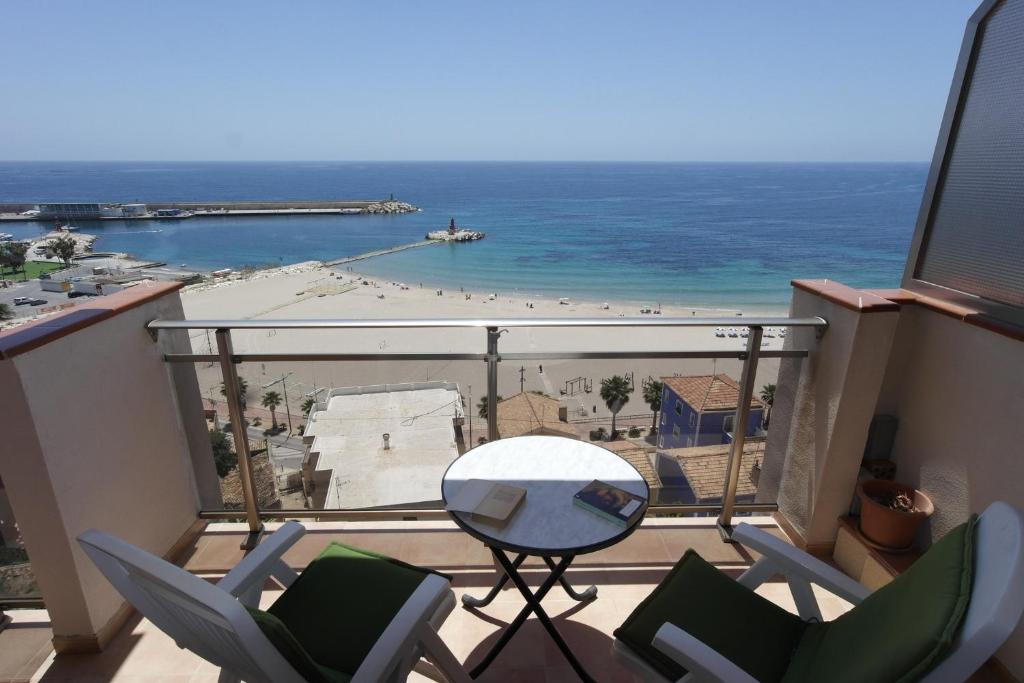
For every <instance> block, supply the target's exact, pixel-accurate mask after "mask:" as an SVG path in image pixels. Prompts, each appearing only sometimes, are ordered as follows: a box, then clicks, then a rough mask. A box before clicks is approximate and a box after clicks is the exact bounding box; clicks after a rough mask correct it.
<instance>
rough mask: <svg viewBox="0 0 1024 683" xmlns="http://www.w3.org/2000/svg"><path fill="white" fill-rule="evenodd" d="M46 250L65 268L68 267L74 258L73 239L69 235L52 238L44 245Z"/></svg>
mask: <svg viewBox="0 0 1024 683" xmlns="http://www.w3.org/2000/svg"><path fill="white" fill-rule="evenodd" d="M46 248H47V249H48V250H49V251H50V253H52V254H54V255H55V256H57V257H59V258H60V260H61V261H63V262H64V265H65V266H70V265H71V259H73V258H74V257H75V238H73V237H72V236H71V235H61V236H59V237H54V238H53V239H52V240H50V241H49V242H47V243H46Z"/></svg>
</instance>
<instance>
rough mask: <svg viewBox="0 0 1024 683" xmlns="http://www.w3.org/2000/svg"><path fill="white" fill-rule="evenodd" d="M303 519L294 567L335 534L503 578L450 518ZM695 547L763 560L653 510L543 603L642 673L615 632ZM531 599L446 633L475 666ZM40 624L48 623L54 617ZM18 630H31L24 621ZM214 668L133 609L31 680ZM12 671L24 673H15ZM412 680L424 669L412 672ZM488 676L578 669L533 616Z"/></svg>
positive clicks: (194, 562)
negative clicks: (107, 637)
mask: <svg viewBox="0 0 1024 683" xmlns="http://www.w3.org/2000/svg"><path fill="white" fill-rule="evenodd" d="M750 521H754V520H750ZM757 521H758V522H759V523H760V524H763V525H765V526H769V527H771V528H772V529H773V530H774V531H773V532H774V533H777V534H779V535H780V536H781V535H782V534H781V532H780V531H778V529H776V528H775V527H774V525H773V524H772V523H771V520H769V519H765V518H759V519H758V520H757ZM306 526H307V528H308V529H309V532H308V533H307V534H306V536H305V537H304V538H303V539H302V540H301V541H300V542H299V543H298V544H297V545H296V546H295V547H294V548H292V550H291V551H290V552H289V553H288V554H287V555H286V560H287V561H288V562H289V563H290V564H292V565H293V566H295V567H297V568H301V567H302V566H304V565H305V564H306V563H307V562H308V561H309V560H310V559H312V558H313V557H314V556H315V555H316V554H317V553H318V552H319V551H320V549H321V548H322V547H323V546H324V545H325V544H326V543H327V542H328V541H331V540H340V541H342V542H344V543H348V544H351V545H356V546H360V547H363V548H367V549H370V550H375V551H378V552H382V553H387V554H389V555H392V556H394V557H398V558H400V559H403V560H405V561H407V562H412V563H416V564H422V565H426V566H430V567H434V568H437V569H440V570H442V571H445V572H448V573H451V574H453V575H454V576H455V581H454V588H455V592H456V594H457V595H459V594H461V593H463V592H466V591H470V592H472V593H473V594H476V595H482V594H483V593H484V592H485V591H486V590H487V588H489V587H490V586H491V585H492V584H493V582H494V580H495V573H494V569H493V566H492V564H491V560H490V555H489V553H488V551H487V550H486V549H485V548H484V547H483V546H482V545H481V544H480V543H478V542H477V541H475V540H473V539H471V538H470V537H469V536H467V535H466V534H464V533H462V532H461V531H459V530H458V529H457V528H455V527H454V525H452V524H450V523H447V522H347V523H309V524H307V525H306ZM242 536H243V529H242V526H241V525H236V524H211V525H210V526H209V527H207V529H206V531H205V532H204V533H203V535H202V536H201V537H200V538H199V539H198V541H197V542H196V544H195V545H194V547H193V548H191V549H190V550H189V551H188V552H187V553H186V557H183V558H182V561H183V562H184V566H185V567H186V568H187V569H188V570H189V571H192V572H194V573H196V574H198V575H201V576H204V577H208V578H211V579H214V578H216V577H218V576H219V575H221V574H223V573H224V572H225V571H227V570H228V569H230V568H231V567H232V566H234V564H235V563H236V562H237V561H238V560H239V559H240V558H241V556H242V554H241V551H240V550H239V549H238V544H239V542H240V540H241V538H242ZM691 547H692V548H694V549H695V550H697V551H698V552H699V553H700V554H701V555H702V556H703V557H704V558H705V559H707V560H708V561H710V562H712V563H714V564H716V565H718V566H719V567H721V568H723V569H725V570H726V571H729V572H730V573H736V574H738V573H739V572H740V571H742V570H743V569H744V568H745V567H746V566H748V565H749V564H750V562H751V561H752V559H754V558H752V557H751V556H750V555H749V554H748V553H747V552H746V551H745V550H744V549H743V548H742V547H739V546H734V545H728V544H725V543H722V542H721V540H720V539H719V536H718V532H717V530H716V529H715V528H714V526H713V524H712V523H711V520H693V519H686V520H684V519H651V520H647V521H646V522H645V523H644V525H643V527H642V528H641V529H640V530H638V531H637V532H636V533H635V534H633V535H632V536H631V537H630V538H628V539H627V540H626V541H624V542H623V543H620V544H619V545H617V546H614V547H612V548H609V549H606V550H603V551H601V552H598V553H594V554H592V555H584V556H580V557H579V558H577V560H576V562H575V563H574V564H573V568H572V569H570V570H569V572H568V574H567V576H568V577H569V578H570V580H571V581H572V582H573V584H575V585H576V586H577V587H586V586H589V585H590V584H592V583H593V584H596V585H597V586H598V587H599V593H598V599H597V600H595V601H593V602H590V603H586V604H581V603H577V602H575V601H574V600H572V599H570V598H569V596H568V595H566V593H565V592H564V591H563V590H562V589H561V587H557V586H556V587H555V588H554V589H552V591H551V592H550V593H549V595H548V597H547V598H546V599H545V600H544V603H543V604H544V607H545V609H546V610H547V612H548V613H549V615H551V617H552V619H553V620H554V621H555V624H556V626H557V627H558V629H559V630H560V631H561V633H562V634H563V636H564V637H565V639H566V640H567V641H568V642H569V644H570V646H571V647H572V649H573V651H574V652H575V653H576V654H577V656H578V657H579V658H580V660H581V661H582V662H583V664H584V666H585V667H587V669H588V670H589V671H590V672H591V675H592V676H594V677H595V678H596V679H597V680H599V681H632V680H634V678H633V677H632V676H631V675H630V674H629V673H628V672H627V671H625V670H624V669H622V668H621V667H619V665H618V664H617V663H616V662H615V660H614V659H613V658H612V655H611V649H610V648H611V644H612V635H611V633H612V631H613V630H614V629H615V628H616V627H617V626H618V625H619V624H620V623H621V622H622V621H623V619H625V617H626V615H628V614H629V612H630V611H631V610H632V609H633V608H634V607H635V606H636V604H637V603H638V602H639V601H640V600H642V599H643V598H644V597H645V596H646V595H647V594H648V593H649V592H650V591H651V589H652V588H653V587H654V586H655V585H656V584H657V582H658V581H659V580H660V579H661V577H662V576H664V574H665V573H666V572H667V571H668V569H669V568H670V567H671V566H672V564H673V563H674V562H675V561H676V560H677V559H678V558H679V557H680V556H681V555H682V553H683V552H684V551H685V550H686V548H691ZM525 567H526V569H525V570H524V571H525V574H524V575H525V576H527V577H528V580H529V581H530V582H531V583H533V584H534V585H536V584H539V583H540V581H542V580H543V579H544V578H545V576H546V575H547V570H546V568H544V567H543V565H542V564H541V563H540V561H539V560H538V561H531V562H527V564H526V565H525ZM758 592H760V593H762V594H763V595H765V596H766V597H768V598H769V599H771V600H773V601H775V602H777V603H778V604H780V605H783V606H784V607H787V608H789V609H792V600H791V598H790V596H789V591H788V588H787V587H786V584H785V583H781V582H780V583H769V584H766V585H765V586H763V587H762V588H761V589H760V590H759V591H758ZM276 597H277V592H276V591H267V592H265V593H264V601H265V603H266V604H269V603H271V602H273V600H274V599H276ZM820 600H821V605H822V610H823V612H824V615H825V617H826V618H834V617H835V616H837V615H839V614H840V613H842V612H843V611H845V610H846V609H847V608H848V605H847V604H846V603H845V602H843V601H842V600H840V599H838V598H836V597H834V596H831V595H828V594H824V593H822V594H821V597H820ZM522 605H523V599H522V597H521V596H520V594H519V592H518V591H516V590H515V589H514V588H509V589H506V590H505V591H503V592H502V594H501V595H500V596H499V597H498V598H497V599H496V600H495V601H494V602H493V603H492V604H491V605H490V606H489V607H487V608H484V609H482V610H467V609H465V608H463V607H461V606H459V607H456V608H455V611H454V612H453V613H452V614H451V616H450V617H449V618H448V620H447V622H446V623H445V625H444V627H443V628H442V630H441V636H442V638H444V640H445V642H447V643H448V645H449V647H451V648H452V650H453V651H454V652H455V654H456V655H457V656H458V657H459V658H460V659H461V660H462V661H463V662H467V663H468V664H469V665H472V664H474V663H475V662H476V661H478V660H479V659H480V658H481V657H482V656H483V655H484V653H486V652H487V651H488V650H489V649H490V646H491V645H492V644H493V643H494V641H495V640H496V639H497V637H498V634H499V632H500V631H501V629H503V628H504V626H505V625H506V624H507V623H508V622H509V621H511V620H512V619H513V618H514V616H515V615H516V613H517V612H518V611H519V609H520V608H521V607H522ZM37 626H38V627H40V628H45V624H43V625H37ZM18 633H19V634H20V635H22V637H24V636H25V634H26V633H27V631H19V632H18ZM47 637H48V636H47ZM4 649H5V648H3V647H0V672H4V671H5V669H4V668H3V667H2V663H3V659H4V655H3V654H2V651H3V650H4ZM29 649H31V648H29ZM6 671H10V669H7V670H6ZM2 675H3V674H2V673H0V676H2ZM217 675H218V670H217V669H216V668H215V667H214V666H213V665H211V664H208V663H207V662H205V661H203V660H201V659H200V658H198V657H196V656H195V655H193V654H191V653H190V652H188V651H186V650H181V649H179V648H178V647H177V646H176V645H175V644H174V643H173V641H171V640H170V639H169V638H167V637H166V636H165V635H163V634H162V633H161V632H160V631H159V630H157V629H156V628H155V627H154V626H153V625H152V624H150V623H149V622H148V621H146V620H144V619H140V618H138V617H135V618H133V619H132V620H131V621H130V622H129V623H128V625H127V626H126V627H125V628H124V629H123V630H122V631H121V632H120V633H119V634H118V635H117V636H116V637H115V639H114V641H113V642H112V643H111V644H110V645H109V646H108V648H107V649H106V650H105V651H104V652H103V653H100V654H96V655H60V656H56V657H54V656H52V655H51V657H50V658H49V659H48V660H47V661H46V662H45V663H44V665H43V666H42V667H41V668H40V670H39V671H38V672H37V673H36V675H35V676H33V677H32V679H31V680H38V681H46V682H55V681H83V682H92V681H118V682H142V681H147V682H149V681H152V682H154V683H155V682H168V683H169V682H171V681H173V682H175V683H189V682H198V681H204V682H205V681H209V682H211V683H212V682H213V681H216V680H217ZM8 676H9V677H10V678H11V679H13V680H18V678H17V677H15V676H14V674H13V673H11V674H8ZM22 680H24V679H23V678H22ZM411 680H423V681H425V680H427V679H425V678H421V677H419V676H418V675H417V674H414V675H413V677H412V679H411ZM479 680H486V681H573V680H576V678H575V676H574V674H573V672H572V670H571V669H570V668H569V666H568V664H567V663H566V662H565V660H564V659H563V658H562V656H561V653H560V652H559V651H558V649H557V648H556V647H555V645H554V643H552V642H551V640H550V638H549V637H548V636H547V634H546V633H545V632H544V631H543V629H542V628H541V626H540V624H539V623H538V622H537V620H536V618H533V617H531V618H530V620H529V621H528V622H527V624H526V625H525V626H524V627H523V628H522V629H521V630H520V631H519V632H518V633H517V634H516V636H515V638H513V639H512V641H511V642H510V643H509V645H508V646H507V647H506V648H505V650H504V651H503V652H502V653H501V655H499V656H498V658H497V659H496V660H495V661H494V663H493V664H492V665H491V667H490V668H489V669H488V670H487V672H486V674H485V675H484V676H483V677H481V679H479Z"/></svg>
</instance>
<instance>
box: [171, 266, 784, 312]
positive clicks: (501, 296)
mask: <svg viewBox="0 0 1024 683" xmlns="http://www.w3.org/2000/svg"><path fill="white" fill-rule="evenodd" d="M386 255H387V254H384V255H382V256H386ZM382 256H373V257H371V258H381V257H382ZM318 271H319V272H321V275H322V276H323V278H328V277H330V275H328V273H332V274H334V279H335V280H337V276H341V278H342V280H343V281H344V282H346V283H351V282H350V281H352V280H356V281H358V282H359V283H362V282H363V281H365V282H366V283H368V284H366V285H363V284H358V286H359V287H370V288H377V289H382V290H383V291H388V290H391V291H392V292H393V293H395V292H397V293H401V292H403V291H409V292H414V291H415V292H420V291H440V292H442V295H440V296H438V299H439V300H442V301H444V300H448V299H452V300H456V301H458V300H460V299H461V300H462V301H463V302H466V303H470V302H477V303H478V302H481V301H482V302H485V305H486V303H489V302H503V303H505V304H506V305H512V306H514V307H516V308H519V309H521V310H522V311H523V312H524V315H523V316H519V317H527V316H535V315H536V313H535V311H538V310H542V311H548V312H551V313H553V314H554V315H553V316H549V317H563V316H564V317H579V314H578V313H577V312H578V311H579V310H580V309H582V308H585V309H588V311H589V312H591V313H593V314H594V315H596V316H598V317H606V316H607V317H640V316H647V315H649V316H650V317H651V318H656V317H659V315H660V316H661V317H698V316H700V317H722V318H727V317H733V318H736V321H737V322H736V324H737V325H738V324H741V323H740V320H741V319H742V317H743V316H744V315H747V316H749V315H758V316H769V317H785V316H787V315H789V311H788V307H786V306H758V305H750V306H743V307H728V306H709V305H699V306H698V305H680V304H668V305H665V306H662V307H661V309H660V310H661V313H660V314H655V313H653V310H656V305H655V304H650V303H649V300H648V301H634V300H631V299H627V298H618V297H614V296H611V297H607V298H601V299H591V298H589V297H566V298H568V299H569V302H570V303H569V304H567V305H566V304H561V303H560V301H559V299H560V298H561V297H559V298H556V297H554V296H552V295H548V294H531V293H526V292H522V291H518V290H515V291H512V292H505V291H497V290H485V289H480V288H476V287H460V288H459V289H458V290H455V289H453V288H450V287H449V286H448V285H441V286H439V285H436V284H434V283H431V282H418V281H417V282H405V281H400V280H393V279H388V278H382V277H380V276H376V275H372V274H368V273H365V272H362V271H360V270H356V269H354V268H352V267H350V266H347V265H339V266H330V265H327V264H326V263H324V262H322V261H300V262H297V263H292V264H287V265H284V266H275V267H272V268H260V269H256V270H252V271H248V272H246V271H244V270H234V269H232V274H231V275H229V276H227V277H224V278H221V279H217V280H207V281H204V282H201V283H196V284H193V285H188V286H187V287H186V288H185V289H184V290H182V294H183V295H185V294H189V293H198V292H203V291H208V290H211V289H220V288H226V287H229V286H238V285H244V284H245V283H248V282H251V281H260V280H274V279H278V278H285V277H288V276H294V275H297V274H300V273H316V272H318ZM197 272H202V271H197ZM209 272H212V271H208V272H205V273H204V274H206V275H209ZM403 287H404V289H403ZM385 288H386V289H385ZM466 295H469V297H470V298H469V299H466V298H465V297H466ZM492 295H494V298H493V299H491V298H490V297H491V296H492ZM385 297H386V295H385ZM530 302H532V303H533V304H534V307H533V308H529V307H528V303H530ZM645 304H648V305H650V306H651V308H652V313H650V314H642V313H641V312H640V308H641V306H643V305H645ZM605 305H607V306H608V308H607V309H606V308H604V306H605ZM552 307H553V310H550V311H549V310H548V309H552ZM591 309H593V310H591ZM572 313H577V315H575V316H573V315H571V314H572ZM723 324H725V322H724V321H723Z"/></svg>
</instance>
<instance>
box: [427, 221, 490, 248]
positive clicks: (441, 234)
mask: <svg viewBox="0 0 1024 683" xmlns="http://www.w3.org/2000/svg"><path fill="white" fill-rule="evenodd" d="M486 236H487V235H486V233H483V232H477V231H475V230H466V229H465V228H459V227H457V226H456V225H455V219H454V218H453V219H451V221H450V222H449V223H448V229H447V230H434V231H433V232H428V233H427V235H426V238H427V239H428V240H436V241H439V242H473V241H475V240H482V239H483V238H484V237H486Z"/></svg>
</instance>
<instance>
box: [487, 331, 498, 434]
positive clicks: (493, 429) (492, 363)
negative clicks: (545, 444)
mask: <svg viewBox="0 0 1024 683" xmlns="http://www.w3.org/2000/svg"><path fill="white" fill-rule="evenodd" d="M500 336H501V332H500V331H499V330H498V328H497V327H488V328H487V440H488V441H496V440H497V439H498V361H499V360H500V359H499V357H498V338H499V337H500Z"/></svg>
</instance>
